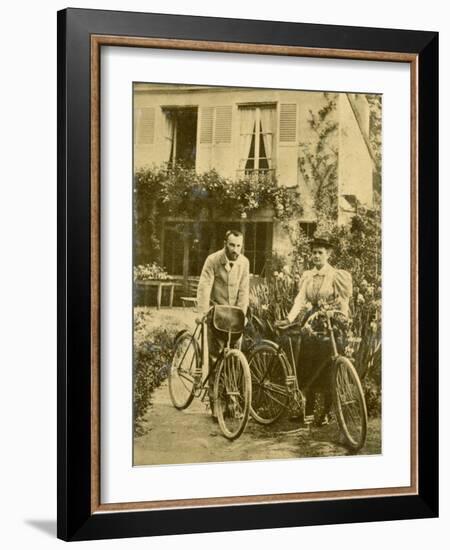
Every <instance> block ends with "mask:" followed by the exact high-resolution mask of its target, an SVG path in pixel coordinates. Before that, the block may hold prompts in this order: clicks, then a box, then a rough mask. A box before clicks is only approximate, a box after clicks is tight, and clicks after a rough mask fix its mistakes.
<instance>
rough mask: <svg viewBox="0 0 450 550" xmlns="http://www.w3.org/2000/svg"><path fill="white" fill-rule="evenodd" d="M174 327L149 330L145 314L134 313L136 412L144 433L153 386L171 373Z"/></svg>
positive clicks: (138, 427) (136, 428)
mask: <svg viewBox="0 0 450 550" xmlns="http://www.w3.org/2000/svg"><path fill="white" fill-rule="evenodd" d="M174 336H175V330H171V331H168V330H166V329H161V328H157V329H155V330H153V331H152V333H151V334H149V333H148V332H147V331H146V329H145V323H144V315H143V314H142V313H141V314H137V315H136V316H135V328H134V361H133V374H134V377H133V415H134V432H135V435H139V434H141V433H142V420H143V417H144V415H145V413H146V412H147V410H148V408H149V407H150V405H151V396H152V393H153V390H154V389H155V388H157V387H158V386H159V385H160V384H161V382H162V381H163V380H165V378H166V377H167V375H168V372H169V370H168V369H169V366H170V362H171V355H172V350H173V341H174Z"/></svg>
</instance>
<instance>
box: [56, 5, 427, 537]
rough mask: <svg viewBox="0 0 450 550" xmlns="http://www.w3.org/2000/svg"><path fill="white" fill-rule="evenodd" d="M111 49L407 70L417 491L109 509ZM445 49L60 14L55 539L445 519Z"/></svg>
mask: <svg viewBox="0 0 450 550" xmlns="http://www.w3.org/2000/svg"><path fill="white" fill-rule="evenodd" d="M105 46H117V47H134V48H163V49H167V50H192V51H203V52H234V53H236V52H238V53H242V54H272V55H277V56H298V57H311V58H329V59H360V60H370V61H392V62H397V63H404V64H409V66H410V70H411V95H410V99H411V203H410V208H411V380H412V384H411V434H410V435H411V472H410V473H411V484H410V486H409V487H390V488H385V489H380V488H377V489H369V488H368V489H363V490H350V491H334V492H333V491H328V492H316V493H303V494H298V493H286V494H266V495H256V496H255V495H254V496H251V497H246V496H236V497H233V496H231V497H230V496H228V497H219V496H218V497H217V498H207V499H189V500H166V501H161V500H158V501H151V499H149V500H148V501H146V502H134V503H133V502H123V503H118V504H117V505H111V504H103V503H102V502H101V499H100V469H101V462H100V459H101V457H100V420H99V418H100V398H99V396H100V384H101V380H100V370H99V363H100V311H101V309H100V308H101V304H100V269H101V266H100V217H101V215H102V213H101V203H100V155H101V151H100V74H101V73H100V52H101V48H102V47H105ZM437 143H438V35H437V33H434V32H422V31H408V30H392V29H374V28H359V27H342V26H327V25H312V24H300V23H280V22H269V21H251V20H238V19H236V20H233V19H219V18H207V17H190V16H172V15H160V14H158V15H157V14H147V13H130V12H113V11H100V10H84V9H66V10H63V11H61V12H59V13H58V537H59V538H62V539H64V540H87V539H100V538H113V537H133V536H150V535H163V534H179V533H194V532H207V531H228V530H243V529H259V528H276V527H288V526H301V525H319V524H327V523H347V522H366V521H382V520H394V519H408V518H426V517H436V516H437V514H438V361H437V354H438V351H437V350H438V344H437V339H438V330H437V324H438V290H437V289H438V285H437V277H438V275H437V273H438V269H437V264H438V252H437V245H438V238H437V228H438V219H437V212H438V208H437V204H438V175H437V174H438V172H437V170H438V168H437V167H438V147H437Z"/></svg>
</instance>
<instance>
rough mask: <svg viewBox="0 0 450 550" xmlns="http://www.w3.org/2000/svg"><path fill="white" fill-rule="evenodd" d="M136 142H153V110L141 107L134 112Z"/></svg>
mask: <svg viewBox="0 0 450 550" xmlns="http://www.w3.org/2000/svg"><path fill="white" fill-rule="evenodd" d="M136 114H137V116H136V141H137V143H138V144H141V145H142V144H151V143H153V142H154V140H155V109H154V107H141V108H140V109H137V111H136Z"/></svg>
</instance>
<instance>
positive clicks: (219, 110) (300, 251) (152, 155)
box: [130, 82, 383, 466]
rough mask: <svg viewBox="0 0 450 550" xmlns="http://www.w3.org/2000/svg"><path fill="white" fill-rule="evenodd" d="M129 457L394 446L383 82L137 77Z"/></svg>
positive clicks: (239, 456) (173, 459)
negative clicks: (378, 86) (274, 83)
mask: <svg viewBox="0 0 450 550" xmlns="http://www.w3.org/2000/svg"><path fill="white" fill-rule="evenodd" d="M133 120H134V125H133V126H134V127H133V157H134V159H133V170H134V173H133V265H132V266H130V269H133V438H134V441H133V465H134V466H150V465H166V464H194V463H210V462H228V461H248V460H277V459H291V460H292V459H299V460H300V459H306V458H318V457H343V460H345V457H347V456H358V455H379V454H381V453H382V429H381V428H382V360H381V358H382V312H381V304H382V261H383V260H382V240H381V238H382V234H381V227H382V204H381V196H382V95H381V94H367V93H364V92H361V93H346V92H341V91H340V92H335V91H309V90H291V89H265V88H239V87H218V86H217V87H215V86H202V85H192V84H182V83H180V84H164V83H150V82H134V84H133Z"/></svg>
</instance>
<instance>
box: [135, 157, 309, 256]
mask: <svg viewBox="0 0 450 550" xmlns="http://www.w3.org/2000/svg"><path fill="white" fill-rule="evenodd" d="M262 208H270V209H271V210H272V213H273V216H274V219H277V220H280V221H283V220H288V219H291V218H292V217H293V216H299V215H301V212H302V210H301V206H300V203H299V193H298V190H295V189H288V188H286V187H282V186H279V185H278V183H277V181H276V180H275V179H274V178H273V177H272V176H270V177H269V176H267V177H264V176H261V175H259V176H258V177H257V178H253V177H248V178H243V179H238V180H232V179H229V178H225V177H223V176H220V175H219V174H218V173H217V172H216V171H215V170H210V171H208V172H204V173H202V174H197V173H196V172H195V170H193V169H188V168H185V167H183V166H182V165H176V166H175V167H168V166H167V165H166V164H163V165H160V166H153V167H151V168H142V169H140V170H138V171H137V172H136V174H135V178H134V235H135V263H140V262H142V261H149V260H151V259H155V258H156V255H157V253H158V252H159V248H160V242H159V238H158V236H159V230H160V225H161V221H162V219H163V217H166V216H172V217H177V218H180V219H187V220H204V221H206V220H216V219H220V218H226V219H232V218H236V217H238V218H246V217H247V216H249V215H250V216H251V215H252V214H253V213H255V212H257V211H258V210H259V209H262Z"/></svg>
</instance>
